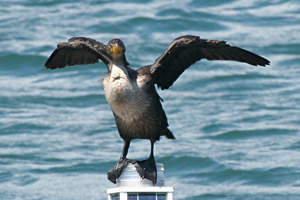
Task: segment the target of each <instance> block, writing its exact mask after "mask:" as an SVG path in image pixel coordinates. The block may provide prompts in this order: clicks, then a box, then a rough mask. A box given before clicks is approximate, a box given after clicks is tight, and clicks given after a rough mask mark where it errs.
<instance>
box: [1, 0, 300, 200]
mask: <svg viewBox="0 0 300 200" xmlns="http://www.w3.org/2000/svg"><path fill="white" fill-rule="evenodd" d="M187 34H190V35H199V36H200V37H201V38H205V39H218V40H226V41H228V42H229V43H230V44H232V45H235V46H239V47H242V48H245V49H247V50H250V51H253V52H255V53H257V54H259V55H262V56H264V57H266V58H267V59H269V60H270V61H271V65H270V66H268V67H254V66H250V65H247V64H243V63H237V62H230V61H214V62H211V61H206V60H202V61H200V62H198V63H196V64H195V65H193V66H192V67H191V68H189V69H188V70H186V71H185V72H184V74H183V75H182V76H181V77H180V78H179V79H178V80H177V81H176V83H175V84H174V85H173V86H172V87H171V88H170V89H169V90H164V91H161V90H159V94H160V95H161V97H162V98H163V99H164V103H163V107H164V109H165V111H166V113H167V116H168V120H169V125H170V129H171V130H172V131H173V133H174V135H175V136H176V140H168V139H166V138H161V140H160V141H159V142H157V143H156V145H155V155H156V161H157V162H161V163H163V164H164V165H165V169H166V172H165V176H166V185H167V186H174V187H175V199H176V200H198V199H199V200H200V199H205V200H207V199H209V200H216V199H226V200H227V199H230V200H231V199H232V200H233V199H234V200H240V199H245V200H254V199H255V200H256V199H263V200H277V199H278V200H292V199H293V200H299V199H300V1H299V0H251V1H250V0H229V1H225V0H212V1H211V0H203V1H198V0H188V1H173V0H171V1H160V0H153V1H152V0H147V1H139V0H131V1H127V2H126V3H125V1H96V0H88V1H83V0H82V1H60V0H23V1H15V0H12V1H5V0H1V1H0V199H1V200H13V199H18V200H69V199H70V200H83V199H86V200H104V199H107V196H106V189H107V188H112V187H114V185H113V184H112V183H110V182H109V181H108V180H107V177H106V176H107V175H106V173H107V171H108V170H109V169H110V168H111V167H112V166H113V165H114V164H115V163H116V162H117V160H118V159H119V156H120V154H121V151H122V145H123V142H122V140H121V138H120V137H119V135H118V132H117V129H116V125H115V122H114V118H113V115H112V112H111V110H110V108H109V106H108V104H107V103H106V100H105V97H104V92H103V86H102V84H101V81H102V78H103V77H104V75H105V73H106V72H107V69H106V67H105V65H104V64H103V63H101V62H100V63H98V64H93V65H83V66H74V67H67V68H64V69H59V70H47V69H45V67H44V63H45V62H46V60H47V58H48V57H49V56H50V54H51V52H52V51H53V50H54V49H55V47H56V45H57V43H59V42H62V41H67V39H68V38H70V37H73V36H85V37H90V38H94V39H96V40H98V41H101V42H103V43H107V42H108V41H109V40H110V39H112V38H120V39H122V40H123V41H124V43H125V45H126V48H127V52H126V53H127V59H128V61H129V63H130V66H131V67H132V68H138V67H141V66H144V65H147V64H151V63H153V62H154V61H155V59H156V58H157V57H158V56H160V55H161V53H162V52H163V51H164V50H165V49H166V47H167V46H168V44H169V43H170V42H171V41H172V40H173V39H174V38H176V37H178V36H181V35H187ZM149 152H150V143H149V142H148V141H138V140H137V141H134V142H133V143H132V145H131V148H130V152H129V157H130V158H133V159H145V158H147V157H148V155H149Z"/></svg>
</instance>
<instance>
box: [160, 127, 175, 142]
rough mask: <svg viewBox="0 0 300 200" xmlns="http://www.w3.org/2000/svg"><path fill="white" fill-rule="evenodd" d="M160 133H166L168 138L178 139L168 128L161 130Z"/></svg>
mask: <svg viewBox="0 0 300 200" xmlns="http://www.w3.org/2000/svg"><path fill="white" fill-rule="evenodd" d="M160 135H165V136H166V137H167V138H168V139H173V140H175V139H176V138H175V136H174V135H173V133H172V132H171V131H170V130H169V129H168V128H165V129H163V130H161V131H160Z"/></svg>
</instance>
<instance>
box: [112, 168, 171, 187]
mask: <svg viewBox="0 0 300 200" xmlns="http://www.w3.org/2000/svg"><path fill="white" fill-rule="evenodd" d="M156 169H157V182H156V184H155V185H153V183H152V181H150V180H148V179H143V178H141V177H140V175H139V174H138V172H137V171H136V169H135V167H134V165H133V164H132V163H129V164H128V165H127V167H126V168H125V169H123V172H122V174H121V176H120V177H119V178H118V179H117V187H154V186H158V187H162V186H164V185H165V177H164V171H165V169H164V165H163V164H162V163H156Z"/></svg>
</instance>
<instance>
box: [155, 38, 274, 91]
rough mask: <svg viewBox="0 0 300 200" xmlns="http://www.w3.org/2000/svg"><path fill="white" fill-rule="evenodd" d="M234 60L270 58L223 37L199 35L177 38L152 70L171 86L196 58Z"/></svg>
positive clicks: (252, 62)
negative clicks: (221, 38)
mask: <svg viewBox="0 0 300 200" xmlns="http://www.w3.org/2000/svg"><path fill="white" fill-rule="evenodd" d="M201 59H207V60H232V61H238V62H244V63H248V64H250V65H254V66H258V65H259V66H266V65H268V64H270V62H269V61H268V60H267V59H265V58H263V57H261V56H259V55H256V54H254V53H252V52H250V51H247V50H244V49H241V48H239V47H235V46H231V45H229V44H227V43H226V42H225V41H222V40H204V39H200V38H199V37H198V36H191V35H187V36H182V37H179V38H176V39H175V40H174V41H173V42H172V43H171V44H170V45H169V46H168V48H167V49H166V50H165V52H164V53H163V54H162V55H161V56H160V57H159V58H157V59H156V61H155V62H154V64H153V65H152V66H151V69H150V72H151V74H152V76H153V78H154V81H155V83H156V84H157V85H158V87H160V88H161V89H168V88H169V87H170V86H171V85H172V84H173V83H174V82H175V81H176V79H177V78H178V77H179V76H180V75H181V74H182V73H183V72H184V70H186V69H187V68H188V67H190V66H191V65H192V64H194V63H195V62H197V61H199V60H201Z"/></svg>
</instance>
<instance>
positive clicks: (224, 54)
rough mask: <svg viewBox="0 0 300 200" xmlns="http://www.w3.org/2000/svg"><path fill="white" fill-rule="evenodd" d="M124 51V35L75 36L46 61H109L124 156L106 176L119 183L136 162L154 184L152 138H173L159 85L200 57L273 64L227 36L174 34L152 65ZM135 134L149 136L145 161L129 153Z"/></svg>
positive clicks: (110, 94)
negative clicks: (134, 61)
mask: <svg viewBox="0 0 300 200" xmlns="http://www.w3.org/2000/svg"><path fill="white" fill-rule="evenodd" d="M125 51H126V49H125V46H124V43H123V42H122V41H121V40H120V39H113V40H111V41H109V42H108V44H107V45H104V44H102V43H100V42H97V41H96V40H93V39H90V38H85V37H73V38H70V39H69V40H68V42H61V43H59V44H58V45H57V48H56V49H55V50H54V52H53V53H52V54H51V56H50V58H49V59H48V60H47V62H46V64H45V66H46V67H47V68H49V69H56V68H63V67H65V66H72V65H81V64H91V63H97V62H98V61H99V59H100V60H102V61H103V62H104V63H105V64H106V65H107V68H108V73H107V74H106V76H105V77H104V79H103V81H102V83H103V86H104V91H105V97H106V99H107V102H108V103H109V105H110V107H111V109H112V112H113V114H114V117H115V121H116V124H117V128H118V131H119V134H120V136H121V137H122V138H123V140H124V147H123V153H122V155H121V157H120V160H119V161H118V163H117V164H116V165H115V166H114V167H113V168H112V169H111V170H110V171H109V172H108V179H109V180H110V181H112V182H113V183H116V179H117V178H118V177H119V176H120V175H121V173H122V170H123V169H124V168H125V167H126V166H127V164H128V163H133V164H134V165H135V167H136V169H137V171H138V173H139V174H140V176H141V177H142V178H146V179H149V180H151V181H152V182H153V184H155V183H156V177H157V175H156V165H155V161H154V155H153V146H154V142H155V141H157V140H159V138H160V136H162V135H165V136H166V137H167V138H169V139H175V137H174V136H173V134H172V132H171V131H170V130H169V129H168V121H167V117H166V114H165V112H164V110H163V108H162V105H161V98H160V96H159V95H158V93H157V91H156V89H155V85H157V86H158V88H161V89H162V90H164V89H168V88H169V87H170V86H171V85H172V84H173V83H174V82H175V81H176V79H177V78H178V77H179V76H180V75H181V74H182V73H183V72H184V70H185V69H187V68H188V67H189V66H191V65H192V64H194V63H195V62H196V61H199V60H201V59H207V60H234V61H239V62H244V63H248V64H250V65H255V66H258V65H259V66H266V65H268V64H269V63H270V62H269V61H268V60H267V59H265V58H263V57H261V56H258V55H256V54H254V53H251V52H249V51H247V50H244V49H241V48H239V47H235V46H231V45H229V44H227V43H226V42H225V41H220V40H205V39H200V38H199V37H198V36H192V35H187V36H181V37H178V38H176V39H175V40H174V41H173V42H172V43H171V44H170V45H169V46H168V48H167V49H166V50H165V52H164V53H163V54H162V55H161V56H160V57H158V58H157V59H156V61H155V62H154V63H153V64H152V65H147V66H144V67H141V68H140V69H138V70H134V69H131V68H130V67H129V66H128V65H129V63H128V62H127V60H126V57H125ZM133 139H148V140H150V142H151V153H150V156H149V158H148V159H147V160H144V161H134V160H130V159H128V158H126V155H127V152H128V148H129V145H130V142H131V140H133Z"/></svg>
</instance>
